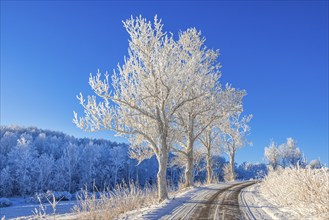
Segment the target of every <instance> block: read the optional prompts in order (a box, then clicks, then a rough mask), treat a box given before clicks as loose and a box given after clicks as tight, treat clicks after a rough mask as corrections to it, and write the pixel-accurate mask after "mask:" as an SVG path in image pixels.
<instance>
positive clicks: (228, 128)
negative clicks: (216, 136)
mask: <svg viewBox="0 0 329 220" xmlns="http://www.w3.org/2000/svg"><path fill="white" fill-rule="evenodd" d="M251 118H252V115H246V116H243V117H242V116H241V112H237V113H235V114H233V115H231V116H230V117H229V118H228V120H226V121H224V122H223V124H222V126H221V130H222V139H223V149H224V151H225V152H226V153H227V155H228V156H229V158H230V165H229V167H227V168H226V169H225V170H226V171H227V172H232V173H231V175H227V176H229V179H230V180H235V171H234V162H235V154H236V151H237V150H238V149H239V148H241V147H243V146H244V145H245V144H246V143H247V144H251V143H249V142H248V141H247V139H246V136H247V135H248V134H249V132H250V127H249V122H250V120H251Z"/></svg>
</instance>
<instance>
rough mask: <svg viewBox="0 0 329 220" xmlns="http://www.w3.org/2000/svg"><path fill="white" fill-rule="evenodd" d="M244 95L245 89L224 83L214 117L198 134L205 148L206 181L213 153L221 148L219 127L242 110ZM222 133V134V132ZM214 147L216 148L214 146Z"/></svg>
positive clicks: (210, 175) (210, 171)
mask: <svg viewBox="0 0 329 220" xmlns="http://www.w3.org/2000/svg"><path fill="white" fill-rule="evenodd" d="M244 96H245V91H239V90H236V89H235V88H232V87H231V86H229V85H226V88H225V90H223V91H221V93H220V95H219V96H218V97H217V99H216V103H214V104H213V105H214V106H215V111H216V113H215V116H217V117H216V119H215V120H213V121H212V123H211V124H210V125H209V126H208V127H206V129H205V130H204V131H203V132H202V133H201V134H200V136H199V138H198V139H199V141H200V142H201V145H202V146H203V147H204V149H205V156H206V164H207V165H206V168H207V169H206V170H207V183H208V184H210V183H211V181H212V160H211V157H212V155H213V153H215V152H216V153H217V154H219V153H220V151H221V149H220V145H221V132H222V131H221V129H223V130H224V129H225V126H224V125H225V122H227V121H228V120H229V117H230V115H232V114H236V113H237V112H241V111H242V98H243V97H244ZM222 135H223V134H222ZM215 147H216V148H215Z"/></svg>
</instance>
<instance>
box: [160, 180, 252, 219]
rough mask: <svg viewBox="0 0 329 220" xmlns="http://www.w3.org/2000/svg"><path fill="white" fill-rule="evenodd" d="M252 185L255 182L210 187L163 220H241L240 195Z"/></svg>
mask: <svg viewBox="0 0 329 220" xmlns="http://www.w3.org/2000/svg"><path fill="white" fill-rule="evenodd" d="M252 184H254V182H243V183H235V184H232V185H228V186H226V187H224V188H223V187H222V188H216V187H214V188H210V187H209V188H207V189H206V190H204V192H201V193H198V195H197V196H196V197H195V198H193V199H192V200H191V201H189V202H188V203H186V204H182V205H181V206H180V207H178V208H177V209H176V210H174V212H173V213H171V215H170V216H164V217H163V218H161V219H167V220H174V219H192V220H194V219H195V220H196V219H241V216H242V215H241V212H240V209H239V200H238V197H239V193H240V191H241V189H243V188H245V187H247V186H250V185H252Z"/></svg>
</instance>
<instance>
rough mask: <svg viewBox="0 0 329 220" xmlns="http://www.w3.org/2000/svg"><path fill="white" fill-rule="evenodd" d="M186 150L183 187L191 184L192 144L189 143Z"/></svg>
mask: <svg viewBox="0 0 329 220" xmlns="http://www.w3.org/2000/svg"><path fill="white" fill-rule="evenodd" d="M189 145H192V146H189V149H188V151H187V164H186V168H185V187H190V186H193V185H194V184H193V165H194V164H193V144H192V143H190V144H189Z"/></svg>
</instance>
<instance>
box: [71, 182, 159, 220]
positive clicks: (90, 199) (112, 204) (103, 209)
mask: <svg viewBox="0 0 329 220" xmlns="http://www.w3.org/2000/svg"><path fill="white" fill-rule="evenodd" d="M82 193H83V194H81V195H78V196H77V199H78V200H79V203H80V204H79V205H78V206H76V207H74V211H75V212H76V213H77V214H78V216H79V219H114V218H115V217H118V216H119V215H120V214H122V213H125V212H128V211H131V210H135V209H140V208H142V207H145V206H149V205H152V204H157V189H156V187H145V188H144V189H141V188H140V187H138V186H136V185H135V184H133V183H131V184H129V185H127V184H123V185H118V186H117V187H116V188H115V189H114V190H112V191H109V192H104V193H92V194H90V193H88V191H86V190H85V191H83V192H82ZM97 194H98V195H99V198H98V195H97Z"/></svg>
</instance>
